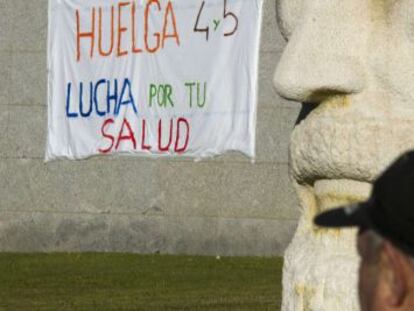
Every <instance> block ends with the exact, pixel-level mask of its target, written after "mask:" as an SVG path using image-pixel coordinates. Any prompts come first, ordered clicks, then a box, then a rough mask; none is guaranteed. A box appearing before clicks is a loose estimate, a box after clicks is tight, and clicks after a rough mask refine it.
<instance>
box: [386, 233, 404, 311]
mask: <svg viewBox="0 0 414 311" xmlns="http://www.w3.org/2000/svg"><path fill="white" fill-rule="evenodd" d="M408 265H409V263H408V260H407V258H406V257H405V256H404V255H403V254H402V253H401V252H400V251H398V250H397V249H396V248H395V247H394V246H393V245H392V244H391V243H390V242H388V241H385V242H384V244H383V247H382V249H381V269H382V270H383V271H382V273H383V278H385V283H386V286H387V289H388V290H387V291H386V294H385V297H384V298H385V300H386V303H387V304H389V306H392V307H399V306H401V305H403V304H404V301H405V299H406V297H407V292H408V287H407V286H408V284H407V272H408V270H407V267H408V268H409V266H408Z"/></svg>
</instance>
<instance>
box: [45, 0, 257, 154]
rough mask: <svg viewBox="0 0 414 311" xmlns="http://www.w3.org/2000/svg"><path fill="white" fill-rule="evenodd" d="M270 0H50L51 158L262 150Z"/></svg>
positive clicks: (49, 142)
mask: <svg viewBox="0 0 414 311" xmlns="http://www.w3.org/2000/svg"><path fill="white" fill-rule="evenodd" d="M262 4H263V0H205V1H201V0H200V1H199V0H176V1H171V0H170V1H167V0H138V1H137V0H136V1H114V0H106V1H102V0H49V38H48V108H49V110H48V142H47V150H46V160H52V159H56V158H68V159H81V158H86V157H89V156H92V155H98V154H137V155H151V156H163V155H168V156H190V157H195V158H202V157H207V156H213V155H217V154H222V153H224V152H226V151H230V150H232V151H240V152H242V153H244V154H246V155H248V156H250V157H254V156H255V125H256V106H257V103H256V102H257V98H256V97H257V67H258V54H259V41H260V26H261V16H262V14H261V13H262Z"/></svg>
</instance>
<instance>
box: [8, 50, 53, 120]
mask: <svg viewBox="0 0 414 311" xmlns="http://www.w3.org/2000/svg"><path fill="white" fill-rule="evenodd" d="M12 66H13V68H14V70H13V71H12V72H11V75H10V76H9V77H8V79H11V85H10V89H9V90H8V94H9V96H11V101H10V102H9V104H13V105H31V106H39V105H40V106H46V104H47V66H46V54H45V52H44V51H41V52H13V56H12ZM28 110H29V109H28ZM44 124H45V123H44Z"/></svg>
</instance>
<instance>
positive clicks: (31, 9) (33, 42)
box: [6, 0, 48, 53]
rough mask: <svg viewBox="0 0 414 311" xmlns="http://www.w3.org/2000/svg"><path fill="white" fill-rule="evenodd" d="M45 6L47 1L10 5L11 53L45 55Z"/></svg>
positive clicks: (25, 0) (26, 0)
mask: <svg viewBox="0 0 414 311" xmlns="http://www.w3.org/2000/svg"><path fill="white" fill-rule="evenodd" d="M6 1H7V0H6ZM47 5H48V1H47V0H15V1H13V4H11V5H10V10H9V12H8V13H9V14H10V15H9V23H10V35H11V36H12V37H11V40H10V42H11V46H12V49H13V51H18V52H28V51H30V52H43V53H46V41H47Z"/></svg>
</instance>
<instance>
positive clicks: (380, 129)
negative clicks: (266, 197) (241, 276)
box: [282, 99, 414, 311]
mask: <svg viewBox="0 0 414 311" xmlns="http://www.w3.org/2000/svg"><path fill="white" fill-rule="evenodd" d="M344 102H347V104H346V105H344V104H343V103H344ZM352 105H353V103H352V99H347V100H343V99H341V100H340V101H339V102H338V103H337V104H336V105H333V104H332V103H331V105H330V106H329V107H324V106H323V105H320V106H318V107H316V108H315V109H314V110H313V111H311V112H310V113H309V114H308V115H307V117H306V118H305V119H304V120H302V121H301V122H300V123H299V124H297V125H296V127H295V129H294V131H293V134H292V137H291V144H290V172H291V177H292V181H293V184H294V187H295V189H296V192H297V194H298V197H299V202H300V209H301V216H300V221H299V224H298V227H297V231H296V233H295V236H294V238H293V240H292V242H291V244H290V245H289V247H288V249H287V251H286V253H285V264H284V270H283V308H282V310H286V311H287V310H289V311H291V310H315V311H324V310H326V311H328V310H329V311H330V310H337V311H339V310H343V311H345V310H347V311H348V310H358V308H359V307H358V299H357V288H358V286H357V279H358V277H357V271H358V263H359V260H358V256H357V253H356V241H355V237H356V234H355V230H354V229H341V230H339V229H338V230H333V229H329V230H327V229H321V228H317V227H315V226H314V225H313V218H314V216H315V215H316V214H318V213H319V212H321V211H323V210H326V209H329V208H332V207H334V206H339V205H344V204H350V203H354V202H360V201H364V200H366V199H367V198H368V197H369V195H370V192H371V187H372V186H371V182H372V181H373V180H374V179H375V178H376V177H377V176H378V175H379V174H380V173H381V172H382V170H383V169H384V168H385V167H386V166H387V165H388V164H389V163H390V162H391V161H392V160H393V159H394V158H395V157H397V156H398V155H399V154H400V153H402V152H404V151H405V150H406V148H407V146H414V137H412V136H411V135H407V133H409V131H410V130H409V129H410V128H413V127H414V120H411V119H410V118H408V117H407V115H406V116H405V118H403V117H402V116H397V115H394V116H393V117H391V114H389V115H388V116H387V117H385V116H374V115H371V116H363V115H361V114H360V113H359V112H358V111H354V109H353V108H352V107H351V106H352ZM339 116H340V117H339ZM355 120H357V121H355ZM390 129H392V130H390ZM345 297H346V298H345Z"/></svg>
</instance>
